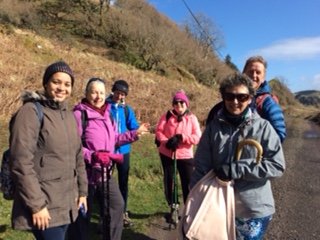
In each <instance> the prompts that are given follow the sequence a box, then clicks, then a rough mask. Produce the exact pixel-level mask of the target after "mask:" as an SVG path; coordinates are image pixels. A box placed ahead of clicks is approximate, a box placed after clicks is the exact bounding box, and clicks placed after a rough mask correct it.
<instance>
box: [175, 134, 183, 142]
mask: <svg viewBox="0 0 320 240" xmlns="http://www.w3.org/2000/svg"><path fill="white" fill-rule="evenodd" d="M175 136H176V138H177V139H178V141H179V143H182V134H176V135H175Z"/></svg>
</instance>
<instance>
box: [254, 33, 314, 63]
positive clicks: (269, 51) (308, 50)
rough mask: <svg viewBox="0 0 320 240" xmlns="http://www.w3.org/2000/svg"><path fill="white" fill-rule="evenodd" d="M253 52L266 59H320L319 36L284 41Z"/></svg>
mask: <svg viewBox="0 0 320 240" xmlns="http://www.w3.org/2000/svg"><path fill="white" fill-rule="evenodd" d="M253 52H254V53H255V54H260V55H262V56H264V57H265V58H267V59H286V60H302V59H312V58H315V57H320V36H319V37H308V38H292V39H284V40H281V41H277V42H274V43H273V44H271V45H270V46H267V47H265V48H261V49H256V50H254V51H253Z"/></svg>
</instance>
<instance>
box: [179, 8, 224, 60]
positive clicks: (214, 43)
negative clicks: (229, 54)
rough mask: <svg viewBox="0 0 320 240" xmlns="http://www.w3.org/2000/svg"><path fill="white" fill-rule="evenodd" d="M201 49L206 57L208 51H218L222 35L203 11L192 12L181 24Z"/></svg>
mask: <svg viewBox="0 0 320 240" xmlns="http://www.w3.org/2000/svg"><path fill="white" fill-rule="evenodd" d="M183 28H184V30H185V31H186V33H187V34H189V35H191V36H192V37H193V38H194V39H195V40H196V41H197V42H198V44H199V46H200V47H201V48H202V50H203V54H204V56H203V57H204V58H205V59H206V58H207V57H208V55H209V53H212V52H213V53H215V52H218V50H219V49H220V48H221V47H222V45H223V36H222V33H221V32H220V31H219V29H218V28H217V27H216V25H215V24H214V22H213V21H212V20H211V19H210V18H209V17H207V16H206V15H205V14H203V13H197V14H192V16H191V17H190V18H189V19H187V20H186V23H185V24H184V26H183Z"/></svg>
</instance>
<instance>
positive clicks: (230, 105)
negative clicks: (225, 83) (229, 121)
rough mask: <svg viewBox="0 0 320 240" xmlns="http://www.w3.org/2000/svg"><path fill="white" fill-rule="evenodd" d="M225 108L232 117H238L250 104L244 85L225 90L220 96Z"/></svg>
mask: <svg viewBox="0 0 320 240" xmlns="http://www.w3.org/2000/svg"><path fill="white" fill-rule="evenodd" d="M222 98H223V101H224V104H225V107H226V109H227V111H228V112H229V113H231V114H232V115H240V114H241V113H242V112H243V111H244V110H245V109H246V108H247V106H248V105H249V104H250V103H251V99H252V96H251V95H250V94H249V90H248V88H247V87H246V86H244V85H238V86H234V87H231V88H227V89H226V91H225V93H224V94H223V95H222Z"/></svg>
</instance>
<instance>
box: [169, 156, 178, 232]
mask: <svg viewBox="0 0 320 240" xmlns="http://www.w3.org/2000/svg"><path fill="white" fill-rule="evenodd" d="M172 198H173V201H172V204H171V214H170V215H171V219H170V223H169V229H170V230H171V229H172V225H173V229H176V228H177V225H178V222H179V203H178V183H177V157H176V151H174V152H173V195H172Z"/></svg>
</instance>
